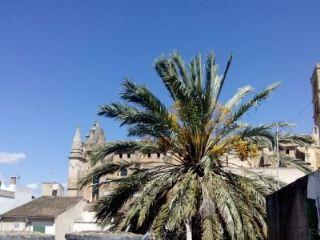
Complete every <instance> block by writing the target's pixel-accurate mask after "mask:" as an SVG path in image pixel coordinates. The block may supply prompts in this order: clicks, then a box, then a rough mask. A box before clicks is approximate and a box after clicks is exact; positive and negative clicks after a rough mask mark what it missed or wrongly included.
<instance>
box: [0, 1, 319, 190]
mask: <svg viewBox="0 0 320 240" xmlns="http://www.w3.org/2000/svg"><path fill="white" fill-rule="evenodd" d="M319 9H320V1H317V0H313V1H312V0H308V1H300V0H283V1H276V0H268V1H263V0H261V1H253V0H251V1H249V0H247V1H246V0H239V1H231V0H224V1H222V0H219V1H218V0H208V1H204V0H198V1H188V0H185V1H181V0H180V1H178V0H176V1H171V0H162V1H156V0H154V1H150V0H139V1H130V0H127V1H121V0H117V1H105V0H100V1H96V0H90V1H81V0H77V1H59V0H55V1H47V0H32V1H29V0H26V1H12V0H2V1H0V110H1V115H0V153H9V155H8V154H7V155H3V154H2V158H5V157H6V156H7V157H8V156H9V157H11V160H12V155H10V154H11V153H20V155H18V157H17V156H16V155H15V158H14V156H13V159H16V160H17V161H11V162H12V163H4V162H3V161H2V162H0V174H1V175H2V177H3V178H6V177H8V176H10V175H18V176H20V177H21V183H22V184H31V183H40V182H42V181H49V180H56V181H59V182H62V183H64V182H66V177H67V166H68V159H67V156H68V153H69V150H70V145H71V140H72V137H73V134H74V131H75V128H76V126H77V125H78V124H79V125H80V126H81V130H82V134H83V135H85V133H86V132H87V131H88V129H89V128H90V127H91V124H92V123H93V121H94V120H96V119H98V120H99V121H100V122H101V124H102V126H103V127H104V129H105V132H106V135H107V139H109V140H114V139H122V138H124V137H125V136H126V133H125V131H124V130H123V129H119V128H118V124H117V123H115V122H113V121H111V120H107V119H103V118H99V117H97V116H96V109H97V107H98V106H99V105H100V104H103V103H110V102H111V101H117V100H118V99H119V98H118V93H119V91H120V84H121V82H122V80H123V77H125V76H129V77H131V78H133V79H134V80H136V81H138V82H141V83H144V84H146V85H148V86H149V87H150V88H151V89H153V90H154V91H155V92H156V93H157V95H159V96H160V97H162V98H163V99H165V100H167V99H168V97H167V96H168V94H167V93H166V92H165V90H164V88H163V87H162V86H161V83H160V81H159V78H158V77H157V76H156V74H155V72H154V70H153V68H152V64H153V61H154V59H155V58H157V57H158V56H160V55H161V54H168V53H170V52H171V51H172V50H174V49H177V50H178V51H179V52H180V53H181V54H182V55H183V56H184V57H185V58H186V59H190V58H191V57H192V56H193V55H195V54H197V53H199V52H200V53H202V54H205V53H207V52H208V51H210V50H214V51H215V53H216V55H217V58H218V62H219V63H220V65H222V66H223V65H224V64H225V61H226V59H227V56H228V55H229V54H230V53H233V56H234V62H233V65H232V68H231V71H230V75H229V79H228V81H227V83H226V85H225V89H224V92H223V98H224V99H226V98H227V97H229V96H231V95H232V94H233V93H234V92H235V91H236V89H237V88H238V87H241V86H242V85H245V84H250V85H252V86H254V87H255V88H256V89H261V88H263V87H265V86H267V85H268V84H270V83H273V82H276V81H281V82H282V86H281V88H280V89H279V90H277V91H276V92H275V93H274V94H273V95H272V97H271V98H270V99H269V100H267V101H266V102H265V103H264V104H263V105H262V106H261V108H259V110H255V111H252V112H251V113H250V115H249V116H248V118H247V119H246V120H247V121H249V122H251V123H254V124H259V123H264V122H271V121H277V120H283V121H290V120H292V119H293V118H294V117H295V115H296V114H297V113H298V112H299V111H300V110H301V109H303V108H304V107H305V106H306V109H305V111H303V112H302V113H301V114H300V115H299V116H298V117H295V118H294V119H293V120H294V122H295V123H296V124H297V128H296V130H297V131H298V132H301V133H308V132H310V129H311V127H312V125H313V122H312V107H311V105H310V104H309V103H310V102H311V85H310V77H311V73H312V70H313V67H314V64H315V63H316V62H317V61H318V62H319V61H320V32H319V31H318V29H319V22H320V17H319ZM308 104H309V105H308ZM3 156H5V157H3ZM0 157H1V156H0ZM18 160H21V161H18Z"/></svg>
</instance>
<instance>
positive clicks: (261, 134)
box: [81, 52, 312, 240]
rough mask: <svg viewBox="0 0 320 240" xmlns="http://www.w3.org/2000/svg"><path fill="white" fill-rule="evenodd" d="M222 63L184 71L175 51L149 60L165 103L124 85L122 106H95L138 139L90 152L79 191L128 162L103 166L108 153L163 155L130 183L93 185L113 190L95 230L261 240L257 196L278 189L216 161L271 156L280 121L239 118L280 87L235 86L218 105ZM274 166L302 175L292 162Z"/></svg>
mask: <svg viewBox="0 0 320 240" xmlns="http://www.w3.org/2000/svg"><path fill="white" fill-rule="evenodd" d="M231 61H232V58H231V57H230V58H229V60H228V62H227V64H226V67H225V68H224V70H223V73H222V74H221V75H220V74H219V72H218V67H217V64H216V59H215V56H214V54H212V53H211V54H209V55H208V56H207V57H206V59H205V63H204V64H203V62H202V59H201V56H200V55H199V56H197V57H195V58H194V59H193V60H192V61H191V62H190V63H189V64H186V63H185V62H184V60H183V59H182V57H181V56H180V55H179V54H178V53H177V52H174V53H173V54H172V55H170V56H168V57H166V56H163V57H160V58H158V59H157V60H156V61H155V63H154V68H155V70H156V72H157V73H158V75H159V76H160V79H161V81H162V82H163V84H164V86H165V88H166V89H167V91H168V93H169V95H170V97H171V100H172V105H171V106H170V108H168V107H167V106H166V105H165V104H164V103H163V102H162V101H161V100H160V99H159V98H158V97H156V96H155V95H154V94H153V93H152V92H151V91H150V90H149V89H148V88H147V87H146V86H144V85H139V84H136V83H135V82H133V81H132V80H130V79H125V81H124V83H123V86H122V87H123V92H121V94H120V96H121V99H122V100H123V102H124V103H111V104H108V105H103V106H101V107H100V111H99V115H101V116H105V117H108V118H113V119H115V120H117V121H119V122H120V125H121V126H128V135H129V136H131V137H138V138H141V141H131V140H128V141H118V142H111V143H107V144H106V145H104V146H102V147H101V148H100V149H98V150H97V152H96V153H95V154H94V155H93V157H92V164H93V165H96V164H97V163H99V164H100V165H99V164H98V165H97V167H96V168H95V169H94V170H93V171H92V172H91V173H89V174H88V176H86V177H85V178H84V179H83V180H82V183H81V184H82V186H85V185H87V184H90V183H91V182H92V180H93V179H95V178H96V177H101V176H105V175H107V174H112V173H115V172H117V171H119V169H121V168H123V167H132V166H134V165H135V164H136V163H135V162H127V163H115V162H107V163H104V162H103V161H102V159H104V158H105V157H106V156H107V155H110V154H118V153H141V154H147V153H161V154H163V155H165V156H166V157H165V160H164V161H162V162H161V163H159V164H158V165H157V167H154V165H151V164H150V166H148V164H146V167H144V168H140V169H138V168H137V169H135V170H134V171H133V173H132V174H130V175H129V176H126V177H122V178H117V179H112V178H111V179H108V180H107V181H105V182H102V183H101V184H103V185H105V186H106V187H108V186H109V184H114V185H113V186H114V190H113V191H112V193H111V194H110V195H108V196H104V197H101V198H100V199H99V200H98V201H97V203H96V204H95V206H94V210H95V211H96V212H97V220H98V222H99V223H100V224H101V225H106V224H108V223H109V221H110V219H114V220H115V228H117V229H118V230H125V229H129V231H132V232H138V233H145V232H147V231H150V236H151V237H152V238H154V239H180V238H181V239H184V238H185V234H186V226H189V227H191V229H192V236H193V237H194V239H206V240H209V239H265V238H266V221H265V215H266V213H265V196H266V195H267V194H270V193H271V192H273V191H274V190H276V189H277V182H276V181H275V180H274V179H272V178H270V177H266V176H263V175H260V174H257V173H253V172H251V171H249V170H246V173H247V174H246V175H245V176H242V175H239V171H233V170H232V169H231V170H230V168H226V167H225V166H226V163H225V155H226V154H228V153H230V152H232V153H235V154H236V155H237V156H238V157H239V158H240V159H242V160H246V159H248V158H250V157H252V156H256V155H257V154H259V152H260V151H261V149H262V148H264V147H268V148H270V149H271V150H273V149H275V142H276V141H275V127H276V126H278V127H279V126H280V127H282V126H284V125H285V124H282V123H277V124H265V125H259V126H249V125H247V124H244V123H243V122H241V119H242V118H243V116H244V115H245V114H246V113H247V112H248V111H249V110H250V109H252V108H254V107H256V106H258V105H260V103H262V102H263V101H264V100H265V99H267V98H268V97H269V95H270V94H271V93H272V92H273V91H274V90H275V89H276V88H277V87H278V85H279V84H278V83H276V84H272V85H270V86H269V87H267V88H266V89H264V90H262V91H260V92H257V93H253V89H252V88H251V87H250V86H245V87H242V88H240V89H239V90H238V91H237V92H236V93H235V95H234V96H233V97H231V98H230V100H229V101H226V103H225V104H224V103H222V102H221V101H219V99H220V94H221V90H222V87H223V85H224V82H225V80H226V77H227V74H228V71H229V68H230V65H231ZM250 94H251V95H252V96H251V97H250ZM245 99H246V101H244V100H245ZM279 140H280V142H283V143H297V144H300V145H301V144H307V145H308V144H311V143H312V140H311V139H309V138H308V137H304V136H297V135H294V134H291V135H282V136H280V137H279ZM283 161H284V162H286V163H287V166H289V165H290V166H300V168H302V170H305V171H308V168H307V167H306V166H304V164H303V163H301V162H298V161H291V160H288V159H285V160H283ZM301 166H302V167H301ZM186 224H188V225H186Z"/></svg>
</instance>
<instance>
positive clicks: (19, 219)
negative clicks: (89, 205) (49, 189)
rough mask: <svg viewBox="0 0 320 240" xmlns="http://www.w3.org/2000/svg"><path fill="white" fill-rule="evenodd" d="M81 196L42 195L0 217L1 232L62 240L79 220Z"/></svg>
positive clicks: (81, 209) (82, 202) (81, 206)
mask: <svg viewBox="0 0 320 240" xmlns="http://www.w3.org/2000/svg"><path fill="white" fill-rule="evenodd" d="M84 206H85V202H84V201H83V198H82V197H57V196H54V197H52V196H45V197H40V198H37V199H35V200H33V201H31V202H29V203H26V204H24V205H22V206H20V207H17V208H14V209H12V210H10V211H8V212H6V213H4V214H2V215H0V232H12V231H16V232H22V231H23V232H41V233H46V234H52V235H55V239H56V240H64V239H65V234H66V233H70V232H74V231H76V230H75V229H74V221H75V220H76V219H79V218H81V217H82V213H83V208H84Z"/></svg>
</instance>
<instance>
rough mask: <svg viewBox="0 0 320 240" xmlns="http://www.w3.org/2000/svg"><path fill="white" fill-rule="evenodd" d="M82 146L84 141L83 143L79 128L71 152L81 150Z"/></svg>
mask: <svg viewBox="0 0 320 240" xmlns="http://www.w3.org/2000/svg"><path fill="white" fill-rule="evenodd" d="M81 145H82V141H81V133H80V127H77V129H76V132H75V134H74V137H73V141H72V147H71V150H78V149H81Z"/></svg>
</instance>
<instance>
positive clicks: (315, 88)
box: [311, 63, 320, 134]
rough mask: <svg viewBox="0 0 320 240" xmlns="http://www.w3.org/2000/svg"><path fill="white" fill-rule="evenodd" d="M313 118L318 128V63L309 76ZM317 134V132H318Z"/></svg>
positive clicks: (319, 69) (319, 85) (319, 110)
mask: <svg viewBox="0 0 320 240" xmlns="http://www.w3.org/2000/svg"><path fill="white" fill-rule="evenodd" d="M311 85H312V103H313V120H314V123H315V125H316V126H317V127H318V129H320V63H317V64H316V66H315V69H314V71H313V73H312V76H311ZM318 134H319V133H318Z"/></svg>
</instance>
